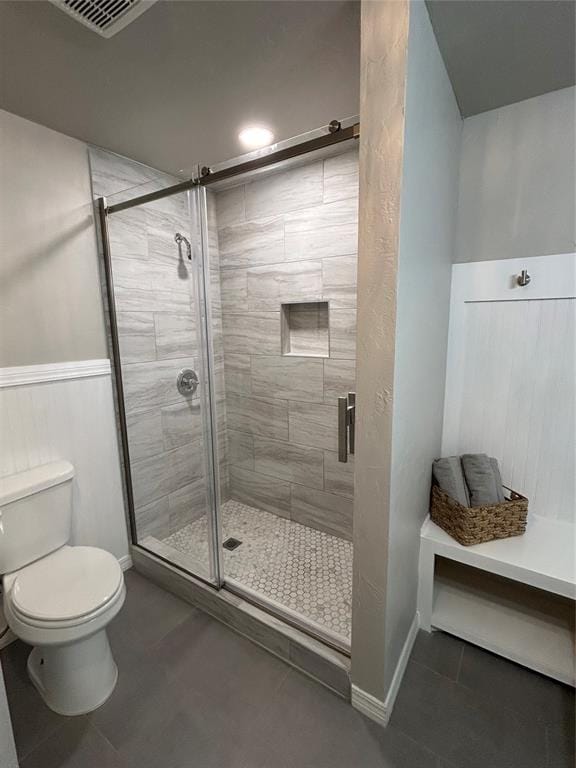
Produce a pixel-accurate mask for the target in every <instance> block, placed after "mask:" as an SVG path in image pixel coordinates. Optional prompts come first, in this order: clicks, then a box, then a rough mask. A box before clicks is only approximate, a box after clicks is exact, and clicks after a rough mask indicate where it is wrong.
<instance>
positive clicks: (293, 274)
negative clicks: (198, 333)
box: [216, 151, 358, 539]
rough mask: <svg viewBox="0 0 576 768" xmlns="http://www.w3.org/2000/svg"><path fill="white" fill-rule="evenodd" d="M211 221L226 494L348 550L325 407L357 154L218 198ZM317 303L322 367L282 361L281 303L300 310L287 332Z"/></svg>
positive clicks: (348, 329)
mask: <svg viewBox="0 0 576 768" xmlns="http://www.w3.org/2000/svg"><path fill="white" fill-rule="evenodd" d="M216 215H217V226H218V246H219V259H220V280H221V300H222V312H223V315H222V317H223V343H224V360H225V374H226V376H225V379H226V409H227V414H226V425H227V438H228V451H229V453H228V463H229V495H230V497H231V498H233V499H236V500H238V501H241V502H243V503H245V504H248V505H250V506H253V507H258V508H260V509H263V510H266V511H268V512H272V513H274V514H276V515H280V516H282V517H286V518H290V519H292V520H294V521H296V522H300V523H303V524H305V525H308V526H311V527H313V528H317V529H319V530H323V531H327V532H329V533H332V534H335V535H337V536H341V537H343V538H347V539H350V538H351V534H352V507H353V501H352V498H353V492H354V489H353V461H349V463H347V464H342V463H339V462H338V460H337V454H336V450H337V408H336V398H337V397H338V396H343V395H346V394H347V392H349V391H353V390H354V380H355V357H356V349H355V346H356V261H357V239H358V155H357V152H356V151H353V152H347V153H346V154H342V155H339V156H334V157H330V158H327V159H325V160H323V161H316V162H312V163H309V164H307V165H304V166H299V167H296V168H292V169H289V170H286V171H282V172H280V173H278V174H274V175H270V176H267V177H265V178H262V179H260V180H256V181H253V182H249V183H246V184H244V185H241V186H237V187H234V188H232V189H229V190H226V191H223V192H219V193H217V194H216ZM306 302H315V304H310V305H309V307H310V311H309V312H308V317H307V319H306V314H305V312H306ZM318 302H328V307H329V312H328V316H329V349H328V356H324V354H321V352H320V351H318V353H317V355H318V356H311V355H309V354H306V356H298V355H297V354H283V351H284V353H285V352H286V349H287V347H286V344H284V346H283V344H282V304H297V305H300V306H299V307H297V308H294V309H293V310H292V313H291V314H292V321H291V322H293V323H295V326H294V327H295V328H296V326H297V325H299V324H300V322H304V323H310V322H312V320H311V317H312V313H313V312H315V313H316V315H314V317H315V318H318V316H319V315H318V313H319V311H320V310H319V309H318V307H319V306H321V305H320V304H318ZM298 318H299V319H298ZM313 322H317V321H316V320H314V321H313ZM316 330H317V331H318V337H317V338H318V340H319V341H318V344H319V345H320V337H321V329H319V328H318V329H316ZM296 332H297V330H294V333H296ZM310 338H311V339H312V341H311V344H312V347H313V346H314V343H315V342H314V336H311V337H310ZM297 348H298V349H299V350H300V351H301V350H303V349H307V347H306V346H305V345H304V346H302V344H301V342H300V341H299V342H298V347H297ZM318 350H320V346H319V347H318Z"/></svg>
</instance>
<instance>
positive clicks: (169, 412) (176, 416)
mask: <svg viewBox="0 0 576 768" xmlns="http://www.w3.org/2000/svg"><path fill="white" fill-rule="evenodd" d="M161 414H162V434H163V438H164V447H165V448H166V449H167V450H169V449H170V448H179V447H180V446H181V445H186V443H191V442H192V441H193V440H195V441H197V442H196V444H195V445H196V449H201V448H202V436H203V425H202V409H201V406H200V400H199V399H197V398H194V399H192V398H186V399H184V398H183V399H182V401H181V402H179V403H176V404H175V405H167V406H164V407H163V408H162V410H161Z"/></svg>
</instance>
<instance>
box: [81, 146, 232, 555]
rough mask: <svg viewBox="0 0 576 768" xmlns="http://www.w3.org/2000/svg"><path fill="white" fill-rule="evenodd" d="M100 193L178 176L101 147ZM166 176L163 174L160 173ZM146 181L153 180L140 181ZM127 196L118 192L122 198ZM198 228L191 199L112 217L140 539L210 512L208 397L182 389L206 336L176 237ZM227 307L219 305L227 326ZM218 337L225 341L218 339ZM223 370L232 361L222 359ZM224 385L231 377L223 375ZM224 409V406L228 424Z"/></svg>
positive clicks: (97, 158) (96, 167) (96, 176)
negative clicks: (182, 375) (179, 380)
mask: <svg viewBox="0 0 576 768" xmlns="http://www.w3.org/2000/svg"><path fill="white" fill-rule="evenodd" d="M90 160H91V167H92V173H93V191H94V194H95V196H97V197H98V196H101V195H105V196H106V195H108V196H110V195H111V194H115V193H117V192H119V191H121V190H122V191H124V190H128V192H127V194H126V195H125V197H133V196H136V195H138V194H143V193H144V192H149V191H151V185H150V181H151V179H152V180H156V183H155V186H157V187H165V186H169V185H170V184H172V183H175V182H176V181H177V180H176V179H174V178H173V177H170V176H167V175H165V174H160V173H157V172H155V171H153V170H152V169H150V168H146V167H145V166H140V165H138V164H136V163H131V162H130V161H128V160H126V159H124V158H119V157H117V156H116V155H112V154H109V153H106V152H102V151H99V150H91V153H90ZM154 174H156V176H155V175H154ZM137 185H145V186H144V187H142V188H140V189H139V188H137ZM117 199H118V198H117V197H116V196H115V198H114V200H115V201H116V200H117ZM177 231H182V232H184V233H186V234H188V233H189V232H190V220H189V216H188V209H187V204H186V202H185V199H184V196H183V195H180V196H175V197H171V198H165V199H163V200H159V201H156V202H154V203H150V204H148V205H146V206H141V207H138V208H133V209H129V210H127V211H123V212H120V213H118V214H114V215H113V216H111V217H110V218H109V235H110V246H111V255H112V271H113V278H114V292H115V299H116V312H117V324H118V336H119V344H120V356H121V360H122V377H123V385H124V403H125V408H126V419H127V429H128V438H129V450H130V463H131V475H132V488H133V494H134V506H135V517H136V523H137V532H138V539H139V540H140V541H142V540H143V539H145V538H146V537H147V536H154V537H155V538H159V539H161V538H164V537H165V536H168V535H170V534H171V533H173V532H174V531H177V530H179V529H180V528H182V527H183V526H184V525H186V524H188V523H190V522H191V521H193V520H195V519H197V518H198V517H200V516H202V515H204V514H206V492H205V488H206V470H205V463H204V452H205V450H204V442H203V426H202V413H201V407H200V400H199V399H198V397H197V396H195V397H194V398H193V399H190V398H188V397H184V396H182V395H180V393H179V392H178V390H177V388H176V377H177V374H178V372H179V371H180V369H181V368H185V367H186V368H194V369H196V370H197V369H198V367H199V365H200V358H199V355H200V350H199V341H200V339H199V334H198V332H197V331H198V329H197V328H196V308H195V300H194V291H193V282H192V273H191V269H190V266H189V262H188V261H187V260H185V259H184V258H178V249H177V246H176V243H175V242H174V234H175V232H177ZM218 311H219V308H218V306H216V313H217V314H216V317H217V323H218V322H220V323H221V320H219V318H218ZM216 341H217V342H218V340H216ZM216 346H217V347H221V343H217V344H216ZM220 376H222V365H220ZM220 388H221V389H223V383H222V382H220ZM224 413H225V411H224V410H221V411H220V419H221V421H222V426H221V431H223V430H224V423H223V418H224Z"/></svg>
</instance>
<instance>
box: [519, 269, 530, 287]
mask: <svg viewBox="0 0 576 768" xmlns="http://www.w3.org/2000/svg"><path fill="white" fill-rule="evenodd" d="M530 280H532V278H531V277H530V275H529V274H528V270H527V269H523V270H522V272H520V274H519V275H518V277H517V278H516V282H517V283H518V285H521V286H522V287H524V286H526V285H528V283H529V282H530Z"/></svg>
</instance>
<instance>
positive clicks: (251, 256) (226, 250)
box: [218, 217, 284, 268]
mask: <svg viewBox="0 0 576 768" xmlns="http://www.w3.org/2000/svg"><path fill="white" fill-rule="evenodd" d="M218 243H219V247H220V266H221V267H223V268H226V267H252V266H254V265H255V264H275V263H276V262H278V261H284V220H283V219H282V218H280V217H276V218H273V219H262V220H261V221H247V222H245V223H243V224H234V225H232V226H230V227H224V228H223V229H220V230H218Z"/></svg>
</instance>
